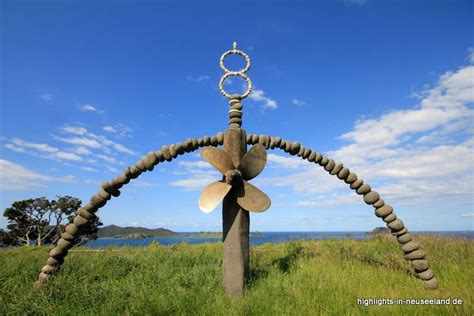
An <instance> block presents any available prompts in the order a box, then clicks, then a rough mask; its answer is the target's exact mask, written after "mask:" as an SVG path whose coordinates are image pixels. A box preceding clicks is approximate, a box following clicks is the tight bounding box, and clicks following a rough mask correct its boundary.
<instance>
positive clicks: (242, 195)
mask: <svg viewBox="0 0 474 316" xmlns="http://www.w3.org/2000/svg"><path fill="white" fill-rule="evenodd" d="M243 184H244V185H243V186H240V187H239V188H238V189H237V203H238V204H239V205H240V206H241V207H242V208H243V209H245V210H247V211H249V212H264V211H266V210H267V209H268V208H269V207H270V204H271V203H272V201H271V200H270V198H269V197H268V196H267V195H266V194H265V193H263V192H262V191H260V190H259V189H257V187H255V186H253V185H251V184H250V183H248V182H247V181H244V183H243Z"/></svg>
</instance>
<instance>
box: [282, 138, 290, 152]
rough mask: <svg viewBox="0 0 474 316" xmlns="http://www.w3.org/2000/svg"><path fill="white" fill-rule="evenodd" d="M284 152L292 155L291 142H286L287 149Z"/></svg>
mask: <svg viewBox="0 0 474 316" xmlns="http://www.w3.org/2000/svg"><path fill="white" fill-rule="evenodd" d="M283 150H284V151H285V152H287V153H289V154H290V155H291V142H290V141H288V140H287V141H286V142H285V149H283Z"/></svg>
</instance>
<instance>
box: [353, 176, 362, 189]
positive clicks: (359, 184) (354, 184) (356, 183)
mask: <svg viewBox="0 0 474 316" xmlns="http://www.w3.org/2000/svg"><path fill="white" fill-rule="evenodd" d="M363 183H364V180H362V179H361V178H358V179H357V180H355V181H354V182H353V183H352V184H351V186H350V187H351V189H353V190H357V189H358V188H359V187H360V186H362V184H363Z"/></svg>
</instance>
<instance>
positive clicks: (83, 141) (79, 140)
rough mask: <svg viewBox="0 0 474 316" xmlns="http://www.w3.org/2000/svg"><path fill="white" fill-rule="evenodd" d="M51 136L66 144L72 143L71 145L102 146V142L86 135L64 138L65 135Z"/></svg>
mask: <svg viewBox="0 0 474 316" xmlns="http://www.w3.org/2000/svg"><path fill="white" fill-rule="evenodd" d="M52 137H53V138H54V139H55V140H57V141H61V142H64V143H68V144H73V145H79V146H85V147H90V148H102V147H103V146H102V144H100V143H99V142H97V141H96V140H94V139H90V138H86V137H70V138H65V137H58V136H54V135H52Z"/></svg>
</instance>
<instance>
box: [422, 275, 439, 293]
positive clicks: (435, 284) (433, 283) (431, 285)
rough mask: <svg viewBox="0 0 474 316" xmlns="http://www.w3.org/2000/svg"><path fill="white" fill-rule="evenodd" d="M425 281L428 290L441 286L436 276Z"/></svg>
mask: <svg viewBox="0 0 474 316" xmlns="http://www.w3.org/2000/svg"><path fill="white" fill-rule="evenodd" d="M424 283H425V288H426V289H427V290H436V289H437V288H438V286H439V284H438V280H437V279H436V277H433V278H432V279H431V280H428V281H424Z"/></svg>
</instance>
